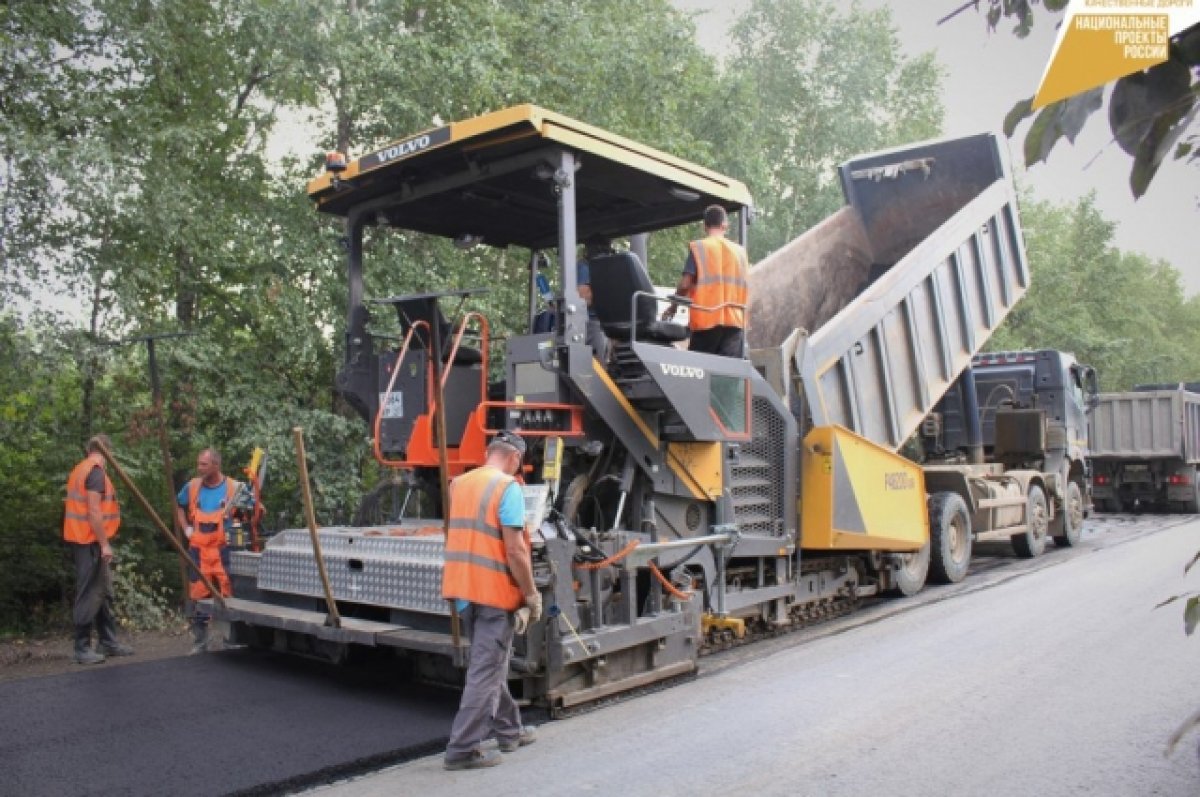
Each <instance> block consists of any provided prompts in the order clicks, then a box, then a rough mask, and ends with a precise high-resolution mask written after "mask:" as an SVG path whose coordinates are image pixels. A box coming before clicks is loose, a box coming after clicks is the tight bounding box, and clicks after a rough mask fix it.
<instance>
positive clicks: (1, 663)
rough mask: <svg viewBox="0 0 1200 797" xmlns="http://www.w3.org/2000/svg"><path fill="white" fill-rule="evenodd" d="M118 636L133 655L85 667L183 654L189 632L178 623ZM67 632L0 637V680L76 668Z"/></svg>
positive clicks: (131, 662) (188, 642)
mask: <svg viewBox="0 0 1200 797" xmlns="http://www.w3.org/2000/svg"><path fill="white" fill-rule="evenodd" d="M120 640H121V641H122V642H124V643H125V644H127V645H130V646H131V647H133V649H134V655H132V656H121V657H117V658H110V659H108V660H107V661H105V662H104V663H103V664H93V665H88V666H89V667H120V666H123V665H126V664H136V663H137V662H139V661H153V660H155V659H169V658H173V657H175V656H186V655H187V653H188V651H189V650H191V647H192V638H191V635H190V634H188V633H187V630H186V628H185V627H183V626H182V625H181V626H180V627H179V628H177V629H170V630H166V631H137V632H132V633H125V632H122V633H121V634H120ZM72 653H73V651H72V646H71V640H70V638H69V632H63V633H62V634H58V635H54V636H39V637H14V638H7V639H0V682H3V681H19V680H23V679H25V678H40V677H41V676H43V675H58V674H60V673H68V672H79V671H82V670H83V669H85V667H84V666H82V665H79V664H76V663H75V659H74V657H73V655H72Z"/></svg>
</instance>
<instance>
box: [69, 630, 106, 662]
mask: <svg viewBox="0 0 1200 797" xmlns="http://www.w3.org/2000/svg"><path fill="white" fill-rule="evenodd" d="M102 661H104V656H102V655H101V654H99V653H97V652H96V651H94V650H92V626H91V624H90V623H89V624H88V625H77V626H75V663H76V664H99V663H101V662H102Z"/></svg>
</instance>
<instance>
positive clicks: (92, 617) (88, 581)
mask: <svg viewBox="0 0 1200 797" xmlns="http://www.w3.org/2000/svg"><path fill="white" fill-rule="evenodd" d="M101 446H103V447H104V448H107V449H109V450H110V451H111V450H112V442H111V441H110V440H109V439H108V436H107V435H103V434H98V435H96V436H95V437H93V438H91V439H90V440H88V441H87V445H86V447H85V449H86V453H87V456H86V457H85V458H84V459H83V461H82V462H80V463H79V464H78V465H76V466H75V467H74V468H73V469H72V470H71V475H70V476H68V477H67V499H66V506H65V507H64V510H65V511H64V512H63V539H64V540H66V542H67V544H68V545H70V546H71V557H72V559H73V560H74V562H75V605H74V607H73V610H72V620H73V621H74V623H75V661H76V662H77V663H79V664H99V663H100V662H102V661H104V658H105V656H131V655H133V648H131V647H129V646H128V645H122V644H121V643H120V642H118V641H117V619H116V615H115V614H114V613H113V586H112V569H111V564H112V560H113V549H112V541H113V538H115V537H116V536H117V529H118V528H120V526H121V509H120V507H119V506H117V491H116V489H115V488H114V487H113V484H112V482H111V481H109V478H108V474H107V473H106V472H105V470H104V463H105V459H104V455H103V454H101V453H100V447H101ZM93 625H94V626H95V627H96V636H97V637H98V643H99V645H98V649H97V650H93V649H92V626H93Z"/></svg>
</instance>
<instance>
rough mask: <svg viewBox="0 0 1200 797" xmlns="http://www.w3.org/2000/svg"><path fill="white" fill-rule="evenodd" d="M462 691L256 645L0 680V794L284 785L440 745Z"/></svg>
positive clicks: (276, 788) (179, 793)
mask: <svg viewBox="0 0 1200 797" xmlns="http://www.w3.org/2000/svg"><path fill="white" fill-rule="evenodd" d="M457 700H458V696H457V695H456V694H454V693H451V692H447V691H440V690H432V689H428V688H424V687H417V686H413V685H412V684H403V683H394V682H392V681H391V680H390V679H389V677H388V671H387V670H386V669H384V668H377V669H376V670H374V671H365V670H362V669H338V668H336V667H333V666H331V665H325V664H321V663H319V662H313V661H306V660H303V659H297V658H292V657H284V656H275V655H272V654H265V653H252V652H249V651H237V652H227V653H220V654H211V655H206V656H190V657H184V658H175V659H165V660H161V661H152V662H146V663H145V664H130V665H128V666H124V667H110V668H105V667H103V666H100V667H95V668H87V669H83V668H80V670H79V671H77V672H73V673H71V674H67V675H52V676H46V677H43V678H32V679H28V680H24V681H11V682H7V683H4V684H0V795H13V797H18V796H19V797H34V796H35V795H55V797H64V796H65V795H90V794H95V795H125V794H128V795H175V796H176V797H184V796H185V795H218V794H237V793H249V794H254V793H279V792H280V791H282V790H284V789H286V788H287V787H288V786H289V785H292V786H302V785H311V784H312V783H314V782H321V781H322V780H328V779H329V778H332V777H335V776H337V775H338V774H339V773H340V774H341V775H343V776H344V775H347V774H351V773H352V772H355V771H361V770H362V769H364V768H368V767H371V766H374V767H378V766H381V765H382V764H385V763H391V762H394V761H397V760H403V759H404V758H407V757H411V756H412V755H413V754H420V753H424V752H428V751H429V750H432V749H440V748H441V747H442V746H443V744H444V738H445V736H446V734H447V732H448V731H449V728H450V722H451V720H452V718H453V716H454V710H455V708H456V706H457Z"/></svg>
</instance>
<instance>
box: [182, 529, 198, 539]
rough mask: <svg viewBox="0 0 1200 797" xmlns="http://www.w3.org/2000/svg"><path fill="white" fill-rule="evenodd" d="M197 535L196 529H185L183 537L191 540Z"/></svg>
mask: <svg viewBox="0 0 1200 797" xmlns="http://www.w3.org/2000/svg"><path fill="white" fill-rule="evenodd" d="M195 533H196V530H195V529H194V528H192V527H191V526H184V527H183V536H184V537H186V538H187V539H189V540H190V539H191V538H192V535H193V534H195Z"/></svg>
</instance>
